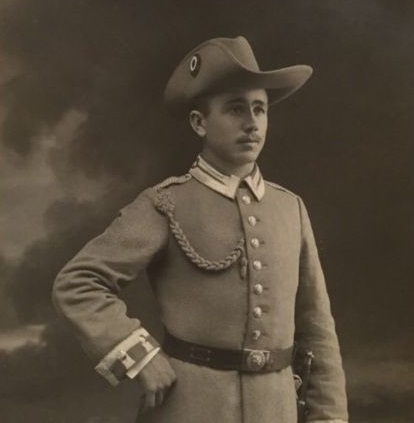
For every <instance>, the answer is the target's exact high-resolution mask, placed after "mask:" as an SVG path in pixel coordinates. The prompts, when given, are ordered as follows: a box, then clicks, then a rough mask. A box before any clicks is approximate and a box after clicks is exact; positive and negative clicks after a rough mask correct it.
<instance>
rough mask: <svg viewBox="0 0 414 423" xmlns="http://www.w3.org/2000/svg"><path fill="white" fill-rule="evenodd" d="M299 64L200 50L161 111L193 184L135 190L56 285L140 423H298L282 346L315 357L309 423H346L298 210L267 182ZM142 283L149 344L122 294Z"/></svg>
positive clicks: (339, 376)
mask: <svg viewBox="0 0 414 423" xmlns="http://www.w3.org/2000/svg"><path fill="white" fill-rule="evenodd" d="M311 73H312V69H311V68H310V67H309V66H305V65H297V66H290V67H287V68H283V69H278V70H273V71H267V72H262V71H260V69H259V67H258V65H257V62H256V59H255V57H254V54H253V51H252V50H251V47H250V45H249V44H248V42H247V40H246V39H245V38H243V37H237V38H234V39H229V38H217V39H212V40H208V41H206V42H205V43H203V44H201V45H199V46H198V47H196V48H195V49H194V50H192V51H191V52H190V53H189V54H188V55H187V56H186V57H185V58H184V59H183V60H182V61H181V62H180V64H179V65H178V67H177V68H176V70H175V71H174V73H173V75H172V76H171V78H170V80H169V82H168V84H167V87H166V90H165V104H166V107H167V110H168V111H169V112H170V113H171V114H172V115H173V116H174V117H177V118H189V120H190V124H191V126H192V128H193V129H194V131H195V132H196V134H197V135H198V136H199V137H200V138H201V139H202V149H201V153H200V155H199V157H198V158H197V160H196V162H195V163H194V165H193V166H192V168H191V169H190V170H189V172H188V173H187V174H186V175H184V176H181V177H171V178H169V179H167V180H166V181H164V182H162V183H160V184H159V185H157V186H155V187H152V188H149V189H147V190H145V191H144V192H143V193H142V194H140V195H139V196H138V198H137V199H136V200H135V201H133V202H132V203H131V204H129V205H128V206H126V207H125V208H124V209H123V210H122V212H121V213H120V215H119V217H118V218H117V219H115V220H114V222H113V223H112V224H111V225H110V226H109V227H108V228H107V229H106V231H105V232H104V233H103V234H101V235H100V236H98V237H97V238H95V239H93V240H92V241H90V242H89V243H88V244H87V245H86V246H85V247H84V248H83V249H82V250H81V251H80V252H79V253H78V255H77V256H76V257H75V258H74V259H72V260H71V261H70V262H69V263H68V264H67V265H66V266H65V267H64V269H63V270H62V271H61V272H60V274H59V275H58V277H57V279H56V282H55V285H54V291H53V298H54V301H55V304H56V306H57V308H58V310H60V311H61V313H62V314H63V315H64V316H65V317H66V319H67V320H68V321H69V322H70V324H71V326H72V327H73V328H74V330H75V332H76V333H77V335H78V337H79V338H80V340H81V342H82V344H83V346H84V348H85V350H86V351H87V352H88V353H89V355H90V356H91V357H92V358H93V359H94V360H95V362H96V363H97V365H96V370H97V371H98V372H99V373H100V374H102V375H103V376H104V377H106V378H107V379H108V381H109V382H111V383H112V384H113V385H117V384H118V383H119V382H120V381H122V380H123V379H125V378H135V379H136V380H137V381H138V383H139V384H140V386H141V389H142V396H141V398H140V400H139V409H140V411H141V414H139V417H138V421H140V422H157V423H175V422H179V423H190V422H191V423H242V422H243V423H295V422H296V421H297V410H296V392H295V384H294V378H293V371H292V366H291V364H292V354H293V345H294V343H295V345H296V346H297V348H298V349H299V350H312V351H313V353H314V356H315V358H314V363H313V367H312V372H311V376H310V379H309V383H308V392H307V407H308V413H307V417H306V421H307V422H313V423H316V422H318V423H321V422H325V423H337V422H344V421H347V419H348V416H347V409H346V394H345V383H344V373H343V369H342V364H341V357H340V352H339V346H338V341H337V337H336V334H335V328H334V321H333V318H332V315H331V312H330V305H329V299H328V295H327V291H326V286H325V281H324V277H323V273H322V270H321V266H320V262H319V259H318V253H317V250H316V246H315V240H314V237H313V234H312V229H311V225H310V222H309V218H308V215H307V212H306V209H305V206H304V204H303V202H302V200H301V199H300V198H299V197H298V196H297V195H295V194H293V193H291V192H290V191H288V190H286V189H285V188H283V187H281V186H279V185H276V184H274V183H270V182H267V181H265V180H264V179H263V177H262V175H261V173H260V170H259V168H258V166H257V164H256V159H257V157H258V155H259V153H260V151H261V150H262V148H263V145H264V142H265V138H266V130H267V117H268V106H269V104H273V103H275V102H277V101H280V100H282V99H284V98H285V97H287V96H289V95H290V94H292V93H293V92H294V91H296V90H297V89H298V88H300V87H301V86H302V85H303V84H304V83H305V82H306V80H307V79H308V78H309V76H310V75H311ZM144 269H146V270H147V272H148V275H149V277H150V280H151V283H152V285H153V287H154V290H155V293H156V297H157V300H158V302H159V305H160V309H161V318H162V322H163V324H164V326H165V329H166V336H165V340H164V343H163V344H162V345H160V344H159V343H158V341H157V340H155V339H154V338H153V337H152V336H151V335H150V334H149V333H148V332H147V331H146V330H145V329H144V328H143V327H142V325H141V323H140V321H139V320H137V319H133V318H129V317H128V316H127V315H126V307H125V304H124V303H123V302H122V301H121V300H120V299H119V297H118V293H119V290H120V289H121V288H122V287H123V286H125V285H126V284H127V283H129V282H130V281H133V280H135V279H136V278H137V276H138V275H139V273H140V272H141V271H142V270H144Z"/></svg>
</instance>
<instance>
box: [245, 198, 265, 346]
mask: <svg viewBox="0 0 414 423" xmlns="http://www.w3.org/2000/svg"><path fill="white" fill-rule="evenodd" d="M241 200H242V201H243V203H244V204H246V205H249V204H250V203H251V198H250V196H248V195H243V197H242V198H241ZM247 221H248V222H249V225H250V226H256V224H257V217H256V216H253V215H251V216H249V217H248V218H247ZM250 245H251V246H252V247H253V248H259V247H260V241H259V239H258V238H252V239H251V240H250ZM262 268H263V265H262V262H261V261H260V260H255V261H254V262H253V269H255V270H262ZM253 292H254V293H255V294H256V295H261V294H262V293H263V285H261V284H260V283H257V284H255V285H254V287H253ZM262 313H263V310H262V309H261V307H259V306H257V307H254V308H253V316H254V317H255V318H259V317H261V316H262ZM261 335H262V332H261V331H260V330H258V329H255V330H253V331H252V334H251V336H252V339H253V340H255V341H257V340H258V339H259V338H260V336H261Z"/></svg>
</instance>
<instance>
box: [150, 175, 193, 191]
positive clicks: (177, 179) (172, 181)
mask: <svg viewBox="0 0 414 423" xmlns="http://www.w3.org/2000/svg"><path fill="white" fill-rule="evenodd" d="M191 178H192V176H191V174H189V173H186V174H185V175H181V176H170V177H169V178H167V179H165V180H164V181H162V182H160V183H159V184H157V185H155V186H153V187H152V188H153V189H155V190H156V191H159V190H161V189H164V188H168V187H169V186H171V185H180V184H184V183H185V182H187V181H189V180H190V179H191Z"/></svg>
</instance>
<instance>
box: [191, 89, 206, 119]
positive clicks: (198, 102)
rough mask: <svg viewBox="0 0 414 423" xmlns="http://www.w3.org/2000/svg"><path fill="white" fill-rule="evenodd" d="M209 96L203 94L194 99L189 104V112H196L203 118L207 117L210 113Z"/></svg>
mask: <svg viewBox="0 0 414 423" xmlns="http://www.w3.org/2000/svg"><path fill="white" fill-rule="evenodd" d="M210 96H211V95H209V94H204V95H200V96H197V97H195V98H194V99H193V100H192V101H191V103H190V108H189V111H191V110H198V111H199V112H201V113H202V114H203V115H204V116H208V115H209V113H210Z"/></svg>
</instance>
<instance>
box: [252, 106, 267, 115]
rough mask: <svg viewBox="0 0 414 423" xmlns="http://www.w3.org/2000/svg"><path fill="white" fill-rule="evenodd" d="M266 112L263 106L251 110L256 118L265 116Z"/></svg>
mask: <svg viewBox="0 0 414 423" xmlns="http://www.w3.org/2000/svg"><path fill="white" fill-rule="evenodd" d="M266 112H267V108H266V107H265V106H255V107H254V109H253V113H254V114H255V115H256V116H258V115H262V114H265V113H266Z"/></svg>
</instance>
